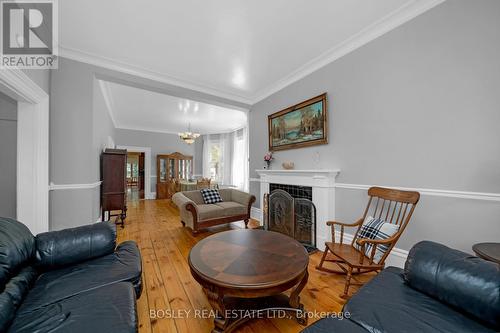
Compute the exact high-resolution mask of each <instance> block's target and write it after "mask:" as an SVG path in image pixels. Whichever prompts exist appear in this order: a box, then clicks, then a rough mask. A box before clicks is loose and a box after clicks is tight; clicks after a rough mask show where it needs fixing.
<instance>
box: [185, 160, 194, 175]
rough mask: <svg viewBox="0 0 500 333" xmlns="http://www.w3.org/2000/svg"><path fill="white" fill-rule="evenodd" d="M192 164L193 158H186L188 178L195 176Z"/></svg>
mask: <svg viewBox="0 0 500 333" xmlns="http://www.w3.org/2000/svg"><path fill="white" fill-rule="evenodd" d="M191 164H192V162H191V160H186V178H187V179H191V178H193V170H192V166H191Z"/></svg>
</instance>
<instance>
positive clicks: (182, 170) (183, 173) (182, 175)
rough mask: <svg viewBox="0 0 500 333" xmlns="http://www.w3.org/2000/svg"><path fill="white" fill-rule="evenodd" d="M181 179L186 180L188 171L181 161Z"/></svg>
mask: <svg viewBox="0 0 500 333" xmlns="http://www.w3.org/2000/svg"><path fill="white" fill-rule="evenodd" d="M179 178H180V179H186V170H185V166H184V160H179Z"/></svg>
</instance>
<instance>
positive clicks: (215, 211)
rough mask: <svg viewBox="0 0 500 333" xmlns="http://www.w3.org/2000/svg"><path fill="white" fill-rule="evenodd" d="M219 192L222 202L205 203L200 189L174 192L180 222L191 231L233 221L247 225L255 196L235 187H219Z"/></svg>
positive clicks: (194, 231) (173, 198) (173, 199)
mask: <svg viewBox="0 0 500 333" xmlns="http://www.w3.org/2000/svg"><path fill="white" fill-rule="evenodd" d="M219 194H220V196H221V198H222V200H223V202H218V203H215V204H205V202H204V200H203V196H202V195H201V192H200V191H185V192H177V193H175V194H174V195H173V196H172V201H173V202H174V203H175V204H176V205H177V207H178V208H179V211H180V216H181V222H182V224H183V225H184V226H188V227H190V228H191V230H192V232H193V233H196V232H198V231H199V230H200V229H204V228H208V227H212V226H215V225H219V224H225V223H229V222H235V221H244V222H245V227H247V225H248V221H249V219H250V210H251V209H252V205H253V203H254V202H255V196H253V195H251V194H249V193H246V192H242V191H239V190H235V189H220V190H219Z"/></svg>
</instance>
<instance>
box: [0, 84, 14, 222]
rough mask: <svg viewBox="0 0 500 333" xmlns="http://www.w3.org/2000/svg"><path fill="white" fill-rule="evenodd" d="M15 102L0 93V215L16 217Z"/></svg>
mask: <svg viewBox="0 0 500 333" xmlns="http://www.w3.org/2000/svg"><path fill="white" fill-rule="evenodd" d="M16 162H17V102H16V101H15V100H13V99H12V98H10V97H8V96H7V95H4V94H2V93H0V189H1V190H0V216H2V217H11V218H15V217H16V194H17V190H16V184H17V183H16V179H17V170H16V166H17V163H16Z"/></svg>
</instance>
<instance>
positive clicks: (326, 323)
mask: <svg viewBox="0 0 500 333" xmlns="http://www.w3.org/2000/svg"><path fill="white" fill-rule="evenodd" d="M334 332H335V333H337V332H339V333H340V332H342V333H367V330H365V329H364V328H363V327H361V326H359V325H358V324H356V323H355V322H353V321H351V320H349V319H347V318H342V319H340V318H329V317H328V318H323V319H320V320H318V321H316V322H315V323H314V324H312V325H311V326H308V327H306V328H305V329H304V330H302V331H301V333H334Z"/></svg>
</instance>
